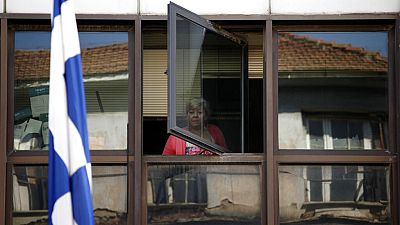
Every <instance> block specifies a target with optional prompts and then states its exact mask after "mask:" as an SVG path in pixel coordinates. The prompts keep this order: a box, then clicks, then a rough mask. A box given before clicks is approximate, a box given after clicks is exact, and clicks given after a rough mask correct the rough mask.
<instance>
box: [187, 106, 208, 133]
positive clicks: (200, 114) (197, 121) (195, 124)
mask: <svg viewBox="0 0 400 225" xmlns="http://www.w3.org/2000/svg"><path fill="white" fill-rule="evenodd" d="M187 120H188V123H189V127H190V128H200V127H201V126H202V125H203V124H204V123H205V122H206V120H207V115H206V113H205V111H204V110H203V109H202V108H201V107H196V108H191V109H190V110H189V111H188V113H187Z"/></svg>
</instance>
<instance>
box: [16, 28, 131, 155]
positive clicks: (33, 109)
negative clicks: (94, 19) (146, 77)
mask: <svg viewBox="0 0 400 225" xmlns="http://www.w3.org/2000/svg"><path fill="white" fill-rule="evenodd" d="M79 35H80V42H81V57H82V66H83V73H84V82H85V83H84V85H85V94H86V104H87V113H88V114H87V122H88V131H89V145H90V148H91V149H92V150H97V149H120V150H122V149H126V148H127V121H128V113H127V112H128V34H127V32H80V33H79ZM49 60H50V32H33V31H17V32H16V33H15V58H14V62H15V63H14V77H15V83H14V94H15V102H14V149H15V150H47V149H48V94H49V86H48V85H49V69H50V61H49Z"/></svg>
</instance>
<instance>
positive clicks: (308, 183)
mask: <svg viewBox="0 0 400 225" xmlns="http://www.w3.org/2000/svg"><path fill="white" fill-rule="evenodd" d="M389 173H390V172H389V167H385V166H364V165H358V166H357V165H351V166H345V165H343V166H342V165H341V166H319V165H313V166H300V165H299V166H280V167H279V218H280V222H281V224H288V225H289V224H296V225H303V224H304V225H305V224H316V225H319V224H321V225H322V224H335V225H342V224H343V225H345V224H377V223H378V224H391V216H390V215H391V212H390V201H389V196H390V193H389V187H390V186H389Z"/></svg>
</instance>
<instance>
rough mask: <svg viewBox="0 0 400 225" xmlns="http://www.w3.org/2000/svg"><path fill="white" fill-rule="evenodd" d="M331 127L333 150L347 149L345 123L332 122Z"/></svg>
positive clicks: (340, 121)
mask: <svg viewBox="0 0 400 225" xmlns="http://www.w3.org/2000/svg"><path fill="white" fill-rule="evenodd" d="M331 127H332V142H333V149H347V148H348V147H347V138H348V136H349V134H348V131H347V121H344V120H332V121H331Z"/></svg>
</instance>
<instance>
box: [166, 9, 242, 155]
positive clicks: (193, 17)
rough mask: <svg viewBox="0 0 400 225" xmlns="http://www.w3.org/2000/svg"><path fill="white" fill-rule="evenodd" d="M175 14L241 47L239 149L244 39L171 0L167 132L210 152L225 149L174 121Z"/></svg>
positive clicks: (227, 151)
mask: <svg viewBox="0 0 400 225" xmlns="http://www.w3.org/2000/svg"><path fill="white" fill-rule="evenodd" d="M178 15H179V16H180V17H183V18H184V19H187V20H189V21H190V22H192V23H194V24H196V25H199V26H201V27H202V28H204V29H206V30H210V31H212V32H214V33H215V34H217V35H219V36H221V37H224V38H227V39H229V40H230V41H232V42H234V43H236V44H238V45H239V46H241V48H242V70H241V73H242V74H241V78H240V80H241V81H240V82H241V84H240V85H241V93H240V95H241V110H240V111H241V131H240V133H241V151H242V153H243V152H244V147H245V146H246V145H245V141H246V140H245V132H246V130H247V129H245V126H244V122H245V118H246V116H247V113H246V109H245V106H246V105H245V104H246V103H245V101H246V84H247V82H246V79H247V77H245V75H246V74H247V43H246V41H244V40H242V39H241V38H239V37H236V36H235V35H234V34H231V33H229V32H227V31H225V30H223V29H221V28H219V27H217V25H214V24H213V23H212V22H210V21H208V20H206V19H205V18H203V17H201V16H199V15H197V14H195V13H193V12H190V11H189V10H187V9H185V8H182V7H181V6H179V5H176V4H174V3H172V2H170V3H169V4H168V72H167V74H168V123H167V127H168V132H169V133H170V134H172V135H174V136H176V137H179V138H182V139H183V140H186V141H188V142H190V143H193V144H195V145H197V146H199V147H202V148H204V149H206V150H209V151H211V152H212V153H214V154H217V155H221V154H224V153H229V150H228V149H225V148H223V147H221V146H219V145H217V144H215V143H212V142H210V141H207V140H205V139H203V138H201V137H199V136H197V135H194V134H192V133H191V132H189V131H187V130H185V129H183V128H180V127H179V126H177V123H176V115H177V113H176V91H175V90H176V72H175V71H176V69H175V68H176V60H175V59H176V36H177V33H176V21H177V17H178Z"/></svg>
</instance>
